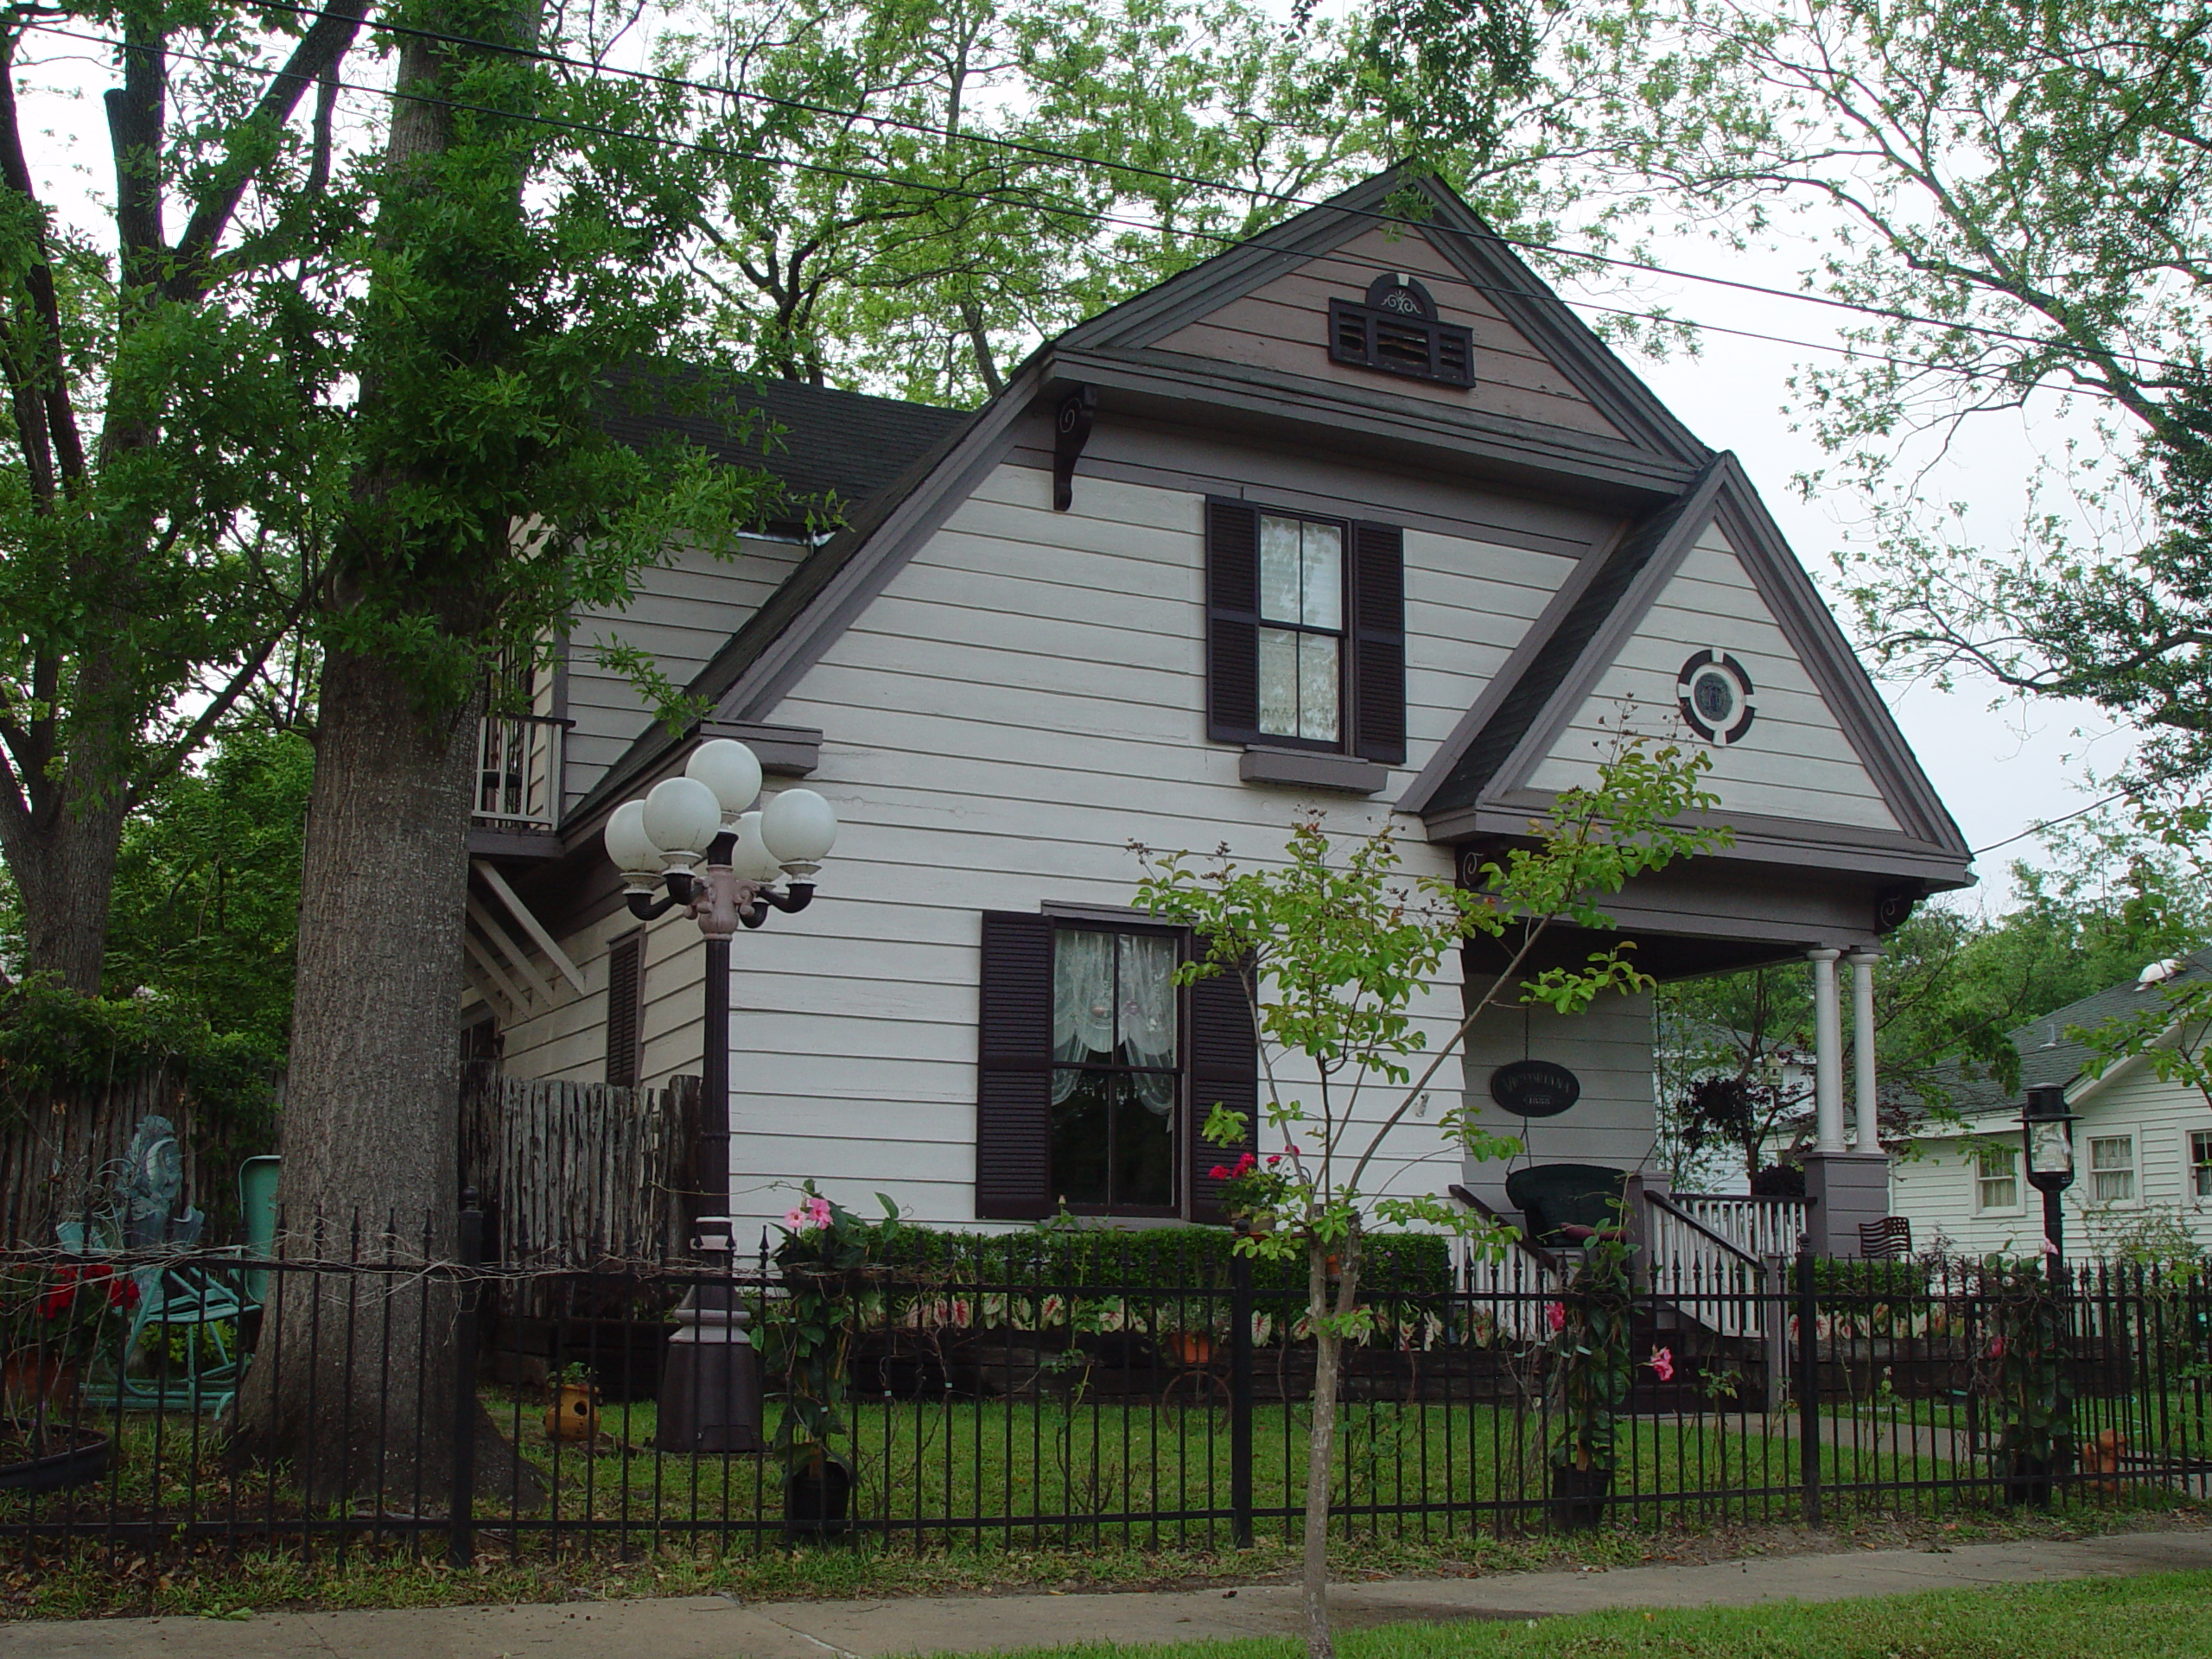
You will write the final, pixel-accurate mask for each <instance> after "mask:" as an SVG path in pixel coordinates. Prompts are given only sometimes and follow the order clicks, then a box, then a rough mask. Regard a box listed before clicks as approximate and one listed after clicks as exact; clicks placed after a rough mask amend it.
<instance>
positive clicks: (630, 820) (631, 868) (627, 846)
mask: <svg viewBox="0 0 2212 1659" xmlns="http://www.w3.org/2000/svg"><path fill="white" fill-rule="evenodd" d="M607 857H609V858H611V859H613V861H614V868H616V869H618V870H622V871H625V872H636V871H640V870H642V871H647V872H651V871H654V870H658V868H660V849H659V848H658V847H656V846H655V845H653V838H652V836H649V835H647V834H646V833H645V803H644V802H643V801H625V802H623V803H622V804H621V805H620V806H618V807H616V808H615V809H614V810H613V813H612V814H610V815H609V817H607Z"/></svg>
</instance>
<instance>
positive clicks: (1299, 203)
mask: <svg viewBox="0 0 2212 1659" xmlns="http://www.w3.org/2000/svg"><path fill="white" fill-rule="evenodd" d="M259 3H260V4H261V6H262V7H263V8H264V9H265V10H270V11H283V12H289V13H291V14H293V15H294V16H301V17H315V18H320V17H322V16H326V15H327V14H326V13H325V11H324V10H323V9H322V8H321V7H317V6H305V5H298V4H293V3H288V0H259ZM370 26H371V27H372V28H373V29H381V30H383V31H384V32H385V33H386V34H391V35H409V36H411V37H413V38H415V39H417V40H426V41H438V42H440V43H442V44H443V45H448V46H464V47H468V48H474V49H475V50H479V51H485V52H493V53H498V54H503V55H505V56H508V57H516V58H524V59H527V60H532V61H536V62H540V63H548V64H556V65H559V66H561V67H564V68H571V69H581V70H583V71H585V72H586V73H589V74H591V75H593V76H594V77H601V76H607V75H619V76H622V77H625V78H627V79H635V80H643V81H647V82H650V83H652V84H653V85H655V86H668V87H672V88H677V89H681V90H683V91H687V92H704V93H707V94H709V95H711V96H713V97H716V98H734V99H744V100H747V101H748V102H753V103H760V104H766V105H771V106H772V107H775V108H779V109H787V110H793V111H799V112H801V113H804V114H810V115H826V116H831V117H835V118H837V119H839V120H845V121H865V122H868V123H869V124H872V125H874V126H878V127H888V128H891V129H893V130H898V131H903V132H912V133H916V134H918V135H921V136H924V137H933V138H942V139H944V140H946V141H948V142H950V143H961V144H972V145H983V146H988V147H991V148H994V149H1008V150H1012V151H1014V152H1015V153H1017V154H1020V155H1024V156H1036V157H1038V158H1039V159H1040V160H1048V161H1058V162H1071V163H1073V164H1074V165H1076V166H1078V167H1084V168H1101V169H1103V170H1105V171H1107V172H1109V173H1114V174H1122V175H1128V176H1129V177H1132V178H1141V179H1151V180H1155V181H1159V182H1160V183H1164V184H1179V185H1184V186H1187V187H1189V188H1192V189H1198V190H1211V191H1215V192H1218V193H1220V194H1228V195H1241V196H1244V197H1248V198H1249V199H1250V200H1255V201H1265V202H1271V203H1274V204H1276V205H1278V206H1281V207H1293V208H1297V209H1300V210H1301V211H1304V210H1307V209H1311V208H1315V207H1326V206H1328V205H1329V204H1328V203H1327V202H1326V201H1325V200H1314V199H1313V198H1311V197H1306V196H1299V195H1294V194H1291V193H1289V192H1287V191H1281V190H1269V189H1267V188H1263V187H1262V186H1258V185H1248V184H1236V183H1231V182H1230V181H1226V180H1222V179H1208V178H1205V177H1202V176H1200V175H1195V174H1188V173H1178V172H1175V171H1173V170H1172V169H1169V168H1155V167H1146V166H1142V165H1140V164H1137V163H1134V162H1103V161H1100V160H1099V159H1098V158H1097V157H1096V156H1083V155H1078V154H1077V153H1076V152H1075V151H1072V150H1065V149H1055V148H1053V147H1052V146H1051V145H1048V144H1038V143H1030V142H1028V141H1026V140H1023V139H1018V138H1006V137H997V136H995V135H993V134H988V133H969V132H962V131H959V130H956V129H954V128H951V127H949V126H938V125H937V124H933V123H930V122H924V121H910V120H906V119H905V118H901V117H898V116H891V115H879V114H875V113H874V112H872V111H867V110H861V109H849V108H845V107H842V106H841V105H834V104H817V103H815V102H812V101H811V100H809V99H797V98H791V97H787V96H783V95H780V94H778V93H773V92H759V91H755V90H753V89H749V88H741V87H736V86H719V85H717V84H715V83H714V82H712V81H702V80H694V79H689V78H687V77H684V76H682V75H671V74H667V73H662V72H660V71H658V70H651V69H626V68H623V67H620V66H618V65H614V64H603V63H598V62H595V61H594V60H591V59H588V58H578V57H572V56H569V55H568V54H563V53H557V52H549V51H546V50H544V49H543V48H517V47H511V46H504V45H501V44H500V43H499V42H498V41H487V40H483V39H480V38H478V37H475V36H472V35H451V34H447V33H444V32H442V31H440V30H436V29H423V28H421V27H419V26H416V25H413V24H407V23H394V22H372V24H371V25H370ZM739 153H740V154H751V153H752V152H739ZM757 159H760V160H768V159H771V158H769V157H767V156H757ZM1338 212H1340V213H1345V214H1347V215H1350V216H1353V217H1357V218H1362V219H1370V220H1371V221H1373V222H1374V223H1376V224H1378V225H1389V226H1398V227H1401V228H1404V229H1408V230H1424V229H1427V228H1428V226H1427V224H1426V222H1425V221H1423V220H1420V219H1408V218H1405V217H1403V216H1402V215H1399V214H1395V213H1384V212H1383V211H1382V210H1381V209H1379V208H1372V207H1339V208H1338ZM1138 222H1139V223H1142V221H1138ZM1194 234H1195V233H1194ZM1480 234H1482V235H1484V236H1486V237H1487V238H1489V239H1491V241H1494V242H1497V243H1500V244H1503V245H1505V246H1508V247H1514V248H1519V249H1522V250H1523V251H1528V252H1532V253H1545V254H1549V255H1552V256H1553V257H1556V258H1561V259H1579V260H1582V261H1584V262H1586V263H1588V264H1600V265H1607V266H1611V267H1612V268H1614V269H1616V270H1634V271H1639V272H1642V273H1643V274H1645V275H1648V276H1655V277H1674V278H1675V279H1677V280H1679V281H1681V282H1688V283H1705V284H1707V285H1708V286H1711V287H1714V288H1726V289H1733V290H1735V291H1736V292H1738V293H1743V294H1758V295H1761V296H1765V297H1767V298H1770V299H1778V300H1789V301H1793V302H1796V303H1798V304H1801V305H1815V306H1820V307H1822V308H1827V309H1830V310H1837V311H1847V312H1851V313H1853V314H1854V315H1861V316H1868V317H1874V318H1878V319H1880V320H1882V321H1890V322H1901V323H1905V324H1908V325H1910V326H1911V327H1921V328H1936V329H1941V330H1943V331H1945V332H1948V333H1953V334H1972V335H1975V336H1977V337H1979V338H1982V339H1986V340H2003V341H2007V342H2010V343H2012V344H2015V345H2024V346H2050V345H2051V344H2052V343H2053V342H2052V341H2051V340H2049V339H2048V338H2046V337H2044V336H2043V335H2040V334H2025V333H2022V332H2020V331H2018V330H2016V329H2010V328H1999V327H1994V326H1993V325H1990V324H1987V323H1973V322H1964V321H1958V320H1956V319H1951V320H1948V321H1947V320H1946V319H1944V318H1942V317H1930V316H1923V315H1919V314H1917V313H1915V312H1910V311H1904V310H1899V309H1896V308H1891V307H1888V306H1877V305H1867V304H1865V303H1862V302H1858V301H1853V300H1840V299H1837V298H1835V297H1834V296H1830V295H1826V294H1808V293H1804V292H1802V290H1798V289H1786V288H1776V287H1773V286H1771V285H1770V284H1767V283H1751V282H1745V281H1744V280H1743V279H1741V278H1740V277H1715V276H1712V275H1710V274H1708V273H1706V272H1702V271H1694V270H1681V269H1679V268H1677V267H1675V266H1671V265H1660V264H1650V263H1649V262H1647V261H1644V260H1640V259H1629V258H1624V257H1621V256H1619V255H1618V254H1607V253H1599V252H1596V251H1592V250H1589V249H1584V248H1570V247H1567V246H1565V245H1560V244H1558V243H1550V242H1538V241H1535V240H1534V239H1533V238H1527V237H1516V236H1508V235H1506V234H1505V233H1503V232H1499V231H1494V230H1489V229H1487V228H1485V230H1484V231H1483V232H1480ZM1621 315H1630V316H1640V315H1650V314H1648V313H1641V312H1624V313H1621ZM1721 332H1732V331H1728V330H1722V331H1721ZM1745 338H1748V339H1753V340H1777V341H1782V342H1783V343H1795V344H1800V345H1806V346H1808V348H1811V347H1810V343H1809V342H1804V341H1796V342H1789V341H1787V340H1785V339H1784V337H1783V336H1778V335H1767V334H1750V335H1746V336H1745ZM1830 349H1835V350H1847V348H1845V347H1833V348H1830ZM1859 355H1862V356H1872V357H1873V359H1874V360H1876V361H1879V362H1897V361H1899V360H1900V359H1895V358H1887V357H1882V356H1879V355H1878V354H1873V353H1859ZM2113 356H2114V357H2116V358H2119V359H2124V360H2126V361H2128V362H2131V363H2133V364H2134V365H2137V366H2138V367H2139V368H2150V369H2158V370H2163V371H2164V372H2169V373H2186V372H2190V370H2189V368H2188V365H2182V364H2177V363H2174V362H2171V361H2170V360H2167V359H2161V358H2154V357H2146V356H2144V355H2142V354H2141V353H2136V352H2130V351H2120V352H2114V353H2113ZM1903 360H1904V361H1906V362H1910V361H1911V360H1912V359H1903ZM1952 372H1957V373H1961V374H1965V373H1967V372H1966V371H1952Z"/></svg>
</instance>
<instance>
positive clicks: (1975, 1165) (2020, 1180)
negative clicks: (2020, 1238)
mask: <svg viewBox="0 0 2212 1659" xmlns="http://www.w3.org/2000/svg"><path fill="white" fill-rule="evenodd" d="M1991 1155H1993V1154H1990V1153H1989V1152H1987V1151H1986V1150H1983V1151H1970V1152H1968V1153H1967V1179H1968V1180H1969V1181H1971V1182H1972V1183H1973V1186H1972V1188H1971V1191H1972V1192H1973V1195H1974V1214H1976V1215H1977V1216H2018V1215H2024V1214H2026V1213H2027V1200H2026V1198H2025V1197H2024V1193H2025V1192H2026V1190H2027V1179H2026V1176H2025V1174H2024V1172H2023V1171H2022V1170H2021V1168H2020V1149H2019V1148H2018V1147H2011V1148H2009V1149H2007V1150H2006V1151H2005V1156H2007V1157H2009V1158H2011V1160H2012V1203H2010V1204H1987V1205H1986V1204H1984V1203H1983V1202H1982V1201H1981V1184H1982V1182H1983V1181H1984V1180H1986V1179H1998V1178H1996V1177H1991V1176H1985V1175H1984V1174H1983V1173H1982V1170H1981V1160H1982V1159H1983V1158H1984V1157H1986V1156H1991Z"/></svg>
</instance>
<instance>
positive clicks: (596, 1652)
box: [0, 1529, 2212, 1659]
mask: <svg viewBox="0 0 2212 1659" xmlns="http://www.w3.org/2000/svg"><path fill="white" fill-rule="evenodd" d="M2189 1567H2196V1568H2212V1529H2190V1530H2175V1531H2165V1532H2138V1533H2123V1534H2119V1535H2113V1536H2112V1537H2108V1538H2094V1539H2088V1540H2085V1541H2080V1542H2074V1543H2056V1542H2029V1543H2011V1544H1967V1545H1961V1546H1960V1547H1959V1548H1955V1549H1948V1550H1932V1549H1888V1550H1859V1551H1854V1552H1852V1553H1849V1554H1830V1555H1783V1556H1769V1557H1763V1558H1760V1559H1758V1560H1744V1561H1730V1562H1724V1563H1719V1564H1715V1565H1709V1566H1697V1567H1621V1568H1614V1569H1612V1570H1611V1571H1605V1570H1602V1569H1600V1570H1589V1569H1585V1570H1582V1571H1578V1572H1567V1573H1497V1574H1494V1575H1492V1576H1490V1577H1487V1578H1473V1579H1398V1580H1388V1581H1383V1582H1370V1583H1362V1584H1344V1585H1339V1586H1337V1588H1336V1591H1335V1594H1334V1605H1335V1607H1336V1610H1337V1617H1338V1623H1339V1624H1344V1625H1347V1626H1350V1625H1361V1624H1385V1623H1392V1622H1396V1621H1399V1620H1404V1619H1452V1618H1540V1617H1543V1616H1545V1615H1548V1614H1554V1613H1580V1612H1591V1611H1596V1610H1598V1609H1600V1608H1606V1607H1689V1606H1707V1605H1719V1606H1744V1605H1750V1604H1753V1603H1757V1602H1763V1601H1778V1600H1788V1599H1796V1600H1802V1601H1833V1600H1836V1599H1841V1598H1844V1597H1849V1596H1880V1595H1900V1594H1905V1593H1909V1592H1913V1591H1916V1590H1941V1589H1948V1588H1957V1587H1961V1586H1974V1585H1992V1584H2035V1583H2044V1582H2050V1581H2052V1580H2062V1579H2080V1578H2102V1577H2118V1576H2123V1575H2126V1574H2129V1573H2160V1572H2169V1571H2174V1570H2177V1569H2181V1568H2189ZM1297 1606H1298V1592H1297V1590H1296V1589H1295V1587H1294V1586H1289V1585H1265V1586H1254V1587H1249V1588H1245V1589H1240V1590H1226V1591H1224V1590H1177V1591H1165V1592H1121V1593H1116V1594H1109V1595H1041V1596H1039V1595H1022V1596H944V1597H937V1598H916V1599H898V1600H878V1601H785V1602H761V1603H756V1604H753V1605H746V1606H741V1605H739V1604H738V1603H736V1602H734V1601H732V1600H729V1599H725V1598H723V1597H719V1596H687V1597H683V1598H681V1599H670V1600H659V1601H648V1600H640V1601H594V1602H569V1603H565V1604H554V1605H542V1606H518V1607H454V1608H433V1609H426V1610H420V1611H391V1612H346V1613H270V1614H264V1615H262V1616H259V1617H257V1618H250V1619H245V1620H237V1621H233V1620H229V1619H193V1618H130V1619H99V1620H83V1621H70V1622H63V1621H49V1622H41V1623H27V1624H0V1653H4V1654H6V1655H7V1656H9V1659H264V1656H266V1659H276V1656H284V1659H292V1656H296V1655H302V1654H305V1655H317V1656H322V1655H327V1656H331V1659H602V1656H605V1659H832V1656H847V1659H875V1656H878V1655H896V1654H917V1653H978V1652H995V1651H1000V1650H1003V1649H1009V1648H1027V1647H1041V1646H1047V1645H1052V1644H1055V1643H1071V1642H1113V1643H1136V1642H1187V1641H1192V1640H1195V1639H1198V1638H1200V1637H1237V1636H1270V1635H1281V1634H1287V1633H1288V1632H1289V1631H1291V1630H1293V1629H1294V1627H1295V1624H1296V1618H1297Z"/></svg>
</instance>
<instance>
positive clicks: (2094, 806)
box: [1967, 788, 2135, 858]
mask: <svg viewBox="0 0 2212 1659" xmlns="http://www.w3.org/2000/svg"><path fill="white" fill-rule="evenodd" d="M2134 793H2135V791H2134V790H2133V788H2129V789H2121V790H2115V791H2113V793H2111V794H2109V795H2107V796H2106V797H2105V798H2104V799H2102V800H2101V801H2091V802H2090V803H2089V804H2088V805H2087V806H2085V807H2083V808H2082V809H2081V810H2079V811H2077V812H2068V813H2065V814H2063V816H2061V817H2056V818H2045V819H2044V821H2043V822H2042V823H2031V824H2030V825H2029V826H2028V827H2027V828H2026V829H2023V830H2021V831H2020V833H2019V834H2018V835H2017V836H2005V839H2004V840H2002V841H1993V842H1990V843H1989V845H1988V846H1986V847H1977V848H1975V849H1973V851H1971V852H1969V853H1968V854H1967V857H1968V858H1980V856H1981V855H1983V854H1984V853H1993V852H1995V851H1996V850H1997V849H1999V847H2010V846H2011V845H2012V843H2013V842H2016V841H2025V840H2026V839H2027V838H2028V837H2029V836H2039V835H2041V834H2042V833H2043V832H2044V830H2046V829H2056V828H2057V827H2058V826H2059V825H2060V824H2062V823H2073V822H2074V820H2075V819H2076V818H2086V817H2088V816H2089V814H2090V813H2092V812H2094V811H2096V810H2099V809H2101V808H2102V807H2107V806H2110V805H2111V804H2113V802H2114V801H2124V800H2126V799H2127V798H2129V797H2130V796H2132V795H2133V794H2134Z"/></svg>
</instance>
